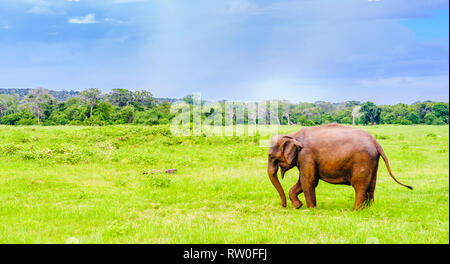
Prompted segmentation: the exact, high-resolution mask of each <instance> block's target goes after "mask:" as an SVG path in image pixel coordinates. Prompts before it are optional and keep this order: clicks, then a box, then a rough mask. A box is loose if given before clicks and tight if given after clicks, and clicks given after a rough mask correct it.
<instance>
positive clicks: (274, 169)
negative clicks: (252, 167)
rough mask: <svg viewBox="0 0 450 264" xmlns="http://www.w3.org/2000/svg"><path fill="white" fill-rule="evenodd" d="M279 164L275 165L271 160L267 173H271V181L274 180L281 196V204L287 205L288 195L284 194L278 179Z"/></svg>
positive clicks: (273, 182)
mask: <svg viewBox="0 0 450 264" xmlns="http://www.w3.org/2000/svg"><path fill="white" fill-rule="evenodd" d="M277 172H278V166H275V165H274V164H273V163H272V162H270V161H269V166H268V168H267V173H268V174H269V178H270V181H271V182H272V184H273V186H274V187H275V189H277V191H278V193H279V194H280V198H281V206H283V207H286V195H285V194H284V190H283V187H282V186H281V184H280V181H279V180H278V175H277Z"/></svg>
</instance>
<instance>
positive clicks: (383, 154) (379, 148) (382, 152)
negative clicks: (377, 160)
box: [375, 141, 413, 190]
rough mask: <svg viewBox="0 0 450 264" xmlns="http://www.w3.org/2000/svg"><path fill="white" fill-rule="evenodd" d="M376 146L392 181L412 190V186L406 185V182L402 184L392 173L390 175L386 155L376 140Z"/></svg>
mask: <svg viewBox="0 0 450 264" xmlns="http://www.w3.org/2000/svg"><path fill="white" fill-rule="evenodd" d="M375 142H376V141H375ZM376 146H377V150H378V153H379V154H380V156H381V157H382V158H383V160H384V164H386V168H387V170H388V172H389V174H390V175H391V177H392V179H394V181H395V182H396V183H398V184H400V185H401V186H405V187H406V188H408V189H410V190H412V189H413V187H411V186H408V185H406V184H403V183H401V182H399V181H398V180H397V179H396V178H395V177H394V175H392V171H391V166H389V161H388V159H387V157H386V154H385V153H384V151H383V148H382V147H381V145H380V143H378V142H376Z"/></svg>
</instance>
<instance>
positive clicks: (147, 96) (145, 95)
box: [134, 90, 158, 108]
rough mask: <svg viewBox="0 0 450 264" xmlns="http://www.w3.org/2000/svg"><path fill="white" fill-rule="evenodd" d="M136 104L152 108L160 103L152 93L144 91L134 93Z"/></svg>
mask: <svg viewBox="0 0 450 264" xmlns="http://www.w3.org/2000/svg"><path fill="white" fill-rule="evenodd" d="M134 102H136V103H137V104H138V105H141V106H144V107H146V108H152V107H153V106H155V105H156V104H157V103H158V100H157V99H156V98H155V97H153V95H152V93H150V92H148V91H145V90H142V91H136V92H134Z"/></svg>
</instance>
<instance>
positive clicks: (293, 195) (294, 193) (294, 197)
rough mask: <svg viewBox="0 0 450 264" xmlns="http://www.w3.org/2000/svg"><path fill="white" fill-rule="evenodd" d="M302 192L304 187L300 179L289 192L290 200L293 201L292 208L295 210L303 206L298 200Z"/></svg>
mask: <svg viewBox="0 0 450 264" xmlns="http://www.w3.org/2000/svg"><path fill="white" fill-rule="evenodd" d="M302 192H303V190H302V185H301V183H300V179H299V180H298V182H297V183H296V184H295V185H294V186H292V188H291V190H290V191H289V199H290V200H291V202H292V206H294V208H295V209H298V208H300V207H302V205H303V203H302V202H301V201H300V200H299V199H298V195H299V194H301V193H302Z"/></svg>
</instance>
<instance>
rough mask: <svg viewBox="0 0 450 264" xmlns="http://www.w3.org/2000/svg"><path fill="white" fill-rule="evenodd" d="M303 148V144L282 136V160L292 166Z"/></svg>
mask: <svg viewBox="0 0 450 264" xmlns="http://www.w3.org/2000/svg"><path fill="white" fill-rule="evenodd" d="M302 148H303V144H302V143H301V142H300V141H298V140H296V139H295V138H293V137H291V136H284V137H283V143H282V151H283V155H284V158H285V159H286V161H287V162H288V163H289V164H292V162H293V161H294V159H295V158H296V157H297V154H298V152H299V151H300V150H301V149H302Z"/></svg>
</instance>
